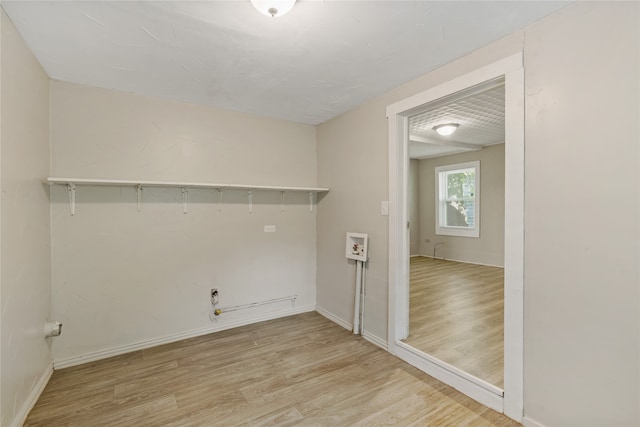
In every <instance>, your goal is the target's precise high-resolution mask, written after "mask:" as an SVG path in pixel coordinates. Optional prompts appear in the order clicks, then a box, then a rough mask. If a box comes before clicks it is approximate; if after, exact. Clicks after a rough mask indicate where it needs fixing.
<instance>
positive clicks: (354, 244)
mask: <svg viewBox="0 0 640 427" xmlns="http://www.w3.org/2000/svg"><path fill="white" fill-rule="evenodd" d="M346 256H347V258H348V259H354V260H356V261H365V262H366V261H367V259H368V256H369V237H368V235H367V234H365V233H352V232H347V246H346Z"/></svg>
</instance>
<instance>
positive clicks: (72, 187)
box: [47, 177, 329, 216]
mask: <svg viewBox="0 0 640 427" xmlns="http://www.w3.org/2000/svg"><path fill="white" fill-rule="evenodd" d="M47 183H48V184H50V185H56V184H58V185H66V186H67V190H68V191H69V209H70V211H71V215H72V216H73V215H75V211H76V185H101V186H113V187H133V188H135V189H136V190H137V196H138V211H140V204H141V200H142V188H143V187H164V188H180V189H181V191H182V205H183V211H184V213H185V214H186V213H187V205H188V204H187V197H188V194H189V189H190V188H202V189H207V188H208V189H212V190H217V191H218V205H219V206H221V205H222V194H223V192H224V191H225V190H246V191H247V192H248V194H247V195H248V203H249V213H252V212H253V192H254V191H279V192H280V193H281V194H282V199H281V200H282V201H281V206H280V209H281V210H283V205H284V194H285V193H287V192H297V193H300V192H303V193H308V194H309V211H310V212H313V203H314V200H313V199H314V195H315V194H317V193H326V192H328V191H329V189H328V188H322V187H279V186H271V185H245V184H214V183H202V182H171V181H125V180H117V179H85V178H53V177H49V178H47ZM219 210H222V208H221V207H220V208H219Z"/></svg>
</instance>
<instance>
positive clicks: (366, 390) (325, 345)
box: [25, 313, 519, 427]
mask: <svg viewBox="0 0 640 427" xmlns="http://www.w3.org/2000/svg"><path fill="white" fill-rule="evenodd" d="M235 425H247V426H270V425H277V426H286V425H296V426H298V425H300V426H350V425H363V426H364V425H367V426H369V425H402V426H404V425H417V426H418V425H419V426H429V425H433V426H459V425H469V426H505V427H510V426H516V425H519V424H517V423H515V422H514V421H512V420H509V419H508V418H506V417H504V416H503V415H501V414H498V413H496V412H494V411H492V410H490V409H488V408H486V407H484V406H482V405H480V404H478V403H477V402H475V401H473V400H471V399H469V398H468V397H466V396H464V395H462V394H460V393H459V392H457V391H455V390H454V389H452V388H450V387H448V386H447V385H445V384H442V383H441V382H439V381H437V380H435V379H433V378H431V377H429V376H428V375H426V374H424V373H422V372H420V371H419V370H417V369H416V368H414V367H412V366H410V365H407V364H406V363H404V362H402V361H400V360H399V359H397V358H395V357H393V356H392V355H390V354H389V353H387V352H385V351H384V350H382V349H380V348H378V347H376V346H375V345H373V344H371V343H369V342H367V341H366V340H364V339H362V338H361V337H357V336H354V335H352V334H351V333H350V332H349V331H347V330H345V329H343V328H342V327H340V326H337V325H336V324H334V323H332V322H330V321H329V320H327V319H325V318H324V317H322V316H320V315H318V314H317V313H305V314H300V315H296V316H291V317H288V318H283V319H276V320H272V321H268V322H263V323H259V324H255V325H249V326H243V327H241V328H236V329H234V330H229V331H224V332H221V333H215V334H211V335H207V336H204V337H197V338H192V339H189V340H184V341H180V342H178V343H172V344H167V345H163V346H159V347H155V348H152V349H146V350H141V351H138V352H135V353H130V354H127V355H123V356H118V357H115V358H112V359H106V360H102V361H98V362H92V363H90V364H86V365H82V366H77V367H72V368H67V369H62V370H57V371H55V372H54V374H53V376H52V378H51V381H50V382H49V384H48V385H47V387H46V388H45V390H44V392H43V394H42V396H41V397H40V399H39V401H38V402H37V404H36V405H35V407H34V408H33V410H32V411H31V413H30V414H29V417H28V418H27V421H26V423H25V426H27V427H34V426H38V427H42V426H47V427H61V426H65V427H69V426H83V427H102V426H118V427H121V426H123V427H127V426H132V427H133V426H135V427H150V426H163V427H164V426H170V427H201V426H202V427H204V426H207V427H208V426H235Z"/></svg>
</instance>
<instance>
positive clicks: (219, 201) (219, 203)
mask: <svg viewBox="0 0 640 427" xmlns="http://www.w3.org/2000/svg"><path fill="white" fill-rule="evenodd" d="M223 194H224V189H222V188H218V212H222V195H223Z"/></svg>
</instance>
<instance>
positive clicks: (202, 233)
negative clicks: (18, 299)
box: [51, 82, 316, 366]
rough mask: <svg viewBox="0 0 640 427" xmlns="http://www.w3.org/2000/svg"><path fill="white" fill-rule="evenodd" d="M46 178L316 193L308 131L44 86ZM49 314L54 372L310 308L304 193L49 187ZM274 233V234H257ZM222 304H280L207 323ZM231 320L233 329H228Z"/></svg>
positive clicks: (312, 266)
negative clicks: (70, 192)
mask: <svg viewBox="0 0 640 427" xmlns="http://www.w3.org/2000/svg"><path fill="white" fill-rule="evenodd" d="M51 105H52V107H51V108H52V157H51V162H52V170H53V172H52V175H54V176H63V177H66V176H71V177H83V178H106V179H125V180H126V179H140V180H161V181H188V182H214V183H216V182H217V183H238V184H261V185H281V186H315V184H316V144H315V135H316V131H315V127H313V126H309V125H304V124H297V123H292V122H286V121H280V120H273V119H266V118H259V117H255V116H250V115H246V114H240V113H236V112H230V111H223V110H218V109H212V108H207V107H201V106H194V105H187V104H181V103H175V102H166V101H160V100H156V99H151V98H146V97H142V96H134V95H128V94H124V93H120V92H114V91H109V90H103V89H96V88H90V87H86V86H80V85H74V84H68V83H61V82H53V83H52V90H51ZM51 191H52V206H51V212H52V214H51V218H52V239H53V252H52V260H53V309H54V314H55V315H56V316H57V318H59V319H60V320H61V321H63V323H64V325H65V332H64V334H63V335H62V336H61V337H60V338H59V339H58V340H56V342H55V345H54V358H55V362H56V365H57V366H58V364H61V365H65V364H73V363H79V362H81V361H82V360H83V358H87V357H89V358H96V357H101V356H105V355H109V354H113V353H117V352H121V351H127V350H131V349H132V348H137V347H136V346H144V345H150V344H153V343H157V342H159V341H162V340H167V339H174V338H176V337H180V336H184V335H185V334H197V333H203V332H204V331H208V330H214V329H216V328H217V329H219V328H223V327H225V325H230V324H237V322H243V321H255V320H259V319H263V318H265V316H269V315H273V313H274V312H278V313H280V315H285V314H287V313H292V312H295V311H296V310H297V311H304V310H313V309H314V308H315V301H316V291H315V289H316V287H315V275H316V263H315V259H316V213H315V212H316V210H315V209H314V211H313V212H310V211H309V204H308V196H307V194H306V193H298V194H291V193H287V194H286V198H285V202H286V203H285V206H284V212H281V206H280V193H279V192H256V195H255V198H254V207H253V213H251V214H250V213H249V209H248V203H247V192H246V191H230V190H227V191H225V192H224V199H223V200H224V203H223V205H222V212H219V210H218V209H219V206H218V204H217V193H216V192H215V191H214V190H197V189H192V190H190V191H189V213H188V214H187V215H185V214H183V212H182V202H181V193H180V189H179V188H172V189H162V188H145V189H144V190H143V196H142V198H143V202H142V207H141V211H140V212H138V211H137V208H136V193H135V190H134V189H133V188H118V187H78V190H77V206H76V215H75V216H73V217H72V216H70V214H69V205H68V197H67V190H66V188H65V187H64V186H56V187H54V188H53V189H52V190H51ZM264 225H275V226H276V227H277V228H276V230H277V231H276V232H275V233H264V230H263V229H264ZM213 287H215V288H218V289H219V292H220V306H222V307H229V306H235V305H242V304H248V303H252V302H257V301H264V300H268V299H273V298H279V297H284V296H289V295H294V294H297V295H298V299H297V301H296V306H295V308H292V306H291V304H290V302H282V303H277V304H275V305H265V306H261V307H256V308H251V309H248V310H241V311H236V312H230V313H228V314H224V315H222V316H221V317H220V318H219V319H218V321H217V322H212V321H211V320H210V319H209V311H210V309H211V305H210V300H209V290H210V289H211V288H213ZM233 322H236V323H233Z"/></svg>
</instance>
